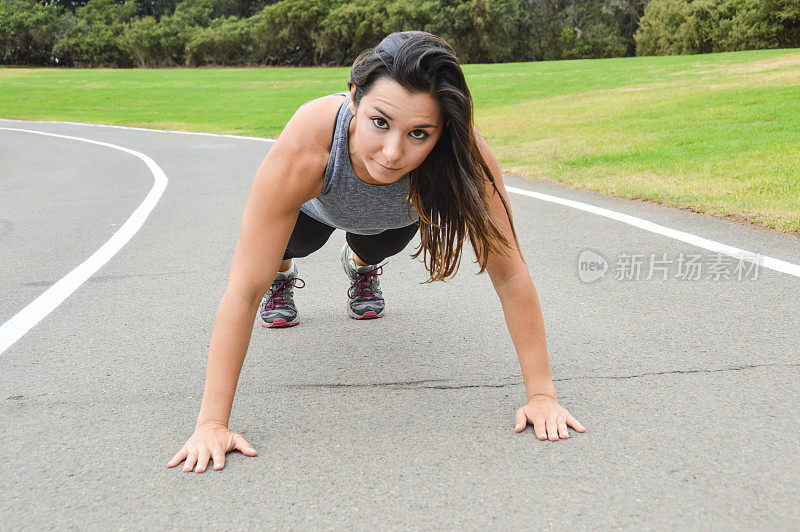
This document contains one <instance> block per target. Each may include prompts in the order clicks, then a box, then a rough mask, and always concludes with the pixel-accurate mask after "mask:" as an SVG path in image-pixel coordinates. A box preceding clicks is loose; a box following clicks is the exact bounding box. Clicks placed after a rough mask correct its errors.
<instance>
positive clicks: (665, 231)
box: [0, 118, 800, 277]
mask: <svg viewBox="0 0 800 532" xmlns="http://www.w3.org/2000/svg"><path fill="white" fill-rule="evenodd" d="M0 120H11V119H7V118H0ZM26 122H42V123H53V124H74V125H80V126H96V127H112V128H118V129H134V130H137V131H158V132H163V133H179V134H183V135H206V136H211V137H225V138H232V139H245V140H257V141H261V142H275V140H274V139H266V138H261V137H245V136H239V135H219V134H216V133H194V132H191V131H173V130H169V129H149V128H138V127H131V126H116V125H110V124H87V123H83V122H49V121H46V120H36V121H34V120H30V121H26ZM506 190H507V191H508V192H511V193H514V194H520V195H522V196H528V197H531V198H536V199H539V200H542V201H549V202H551V203H557V204H559V205H564V206H566V207H572V208H574V209H579V210H582V211H586V212H590V213H592V214H597V215H599V216H605V217H606V218H611V219H612V220H617V221H619V222H622V223H626V224H629V225H632V226H634V227H638V228H639V229H644V230H645V231H650V232H651V233H656V234H659V235H662V236H666V237H668V238H673V239H675V240H680V241H682V242H686V243H687V244H692V245H694V246H697V247H700V248H703V249H707V250H709V251H713V252H718V253H724V254H726V255H730V256H732V257H735V258H738V259H741V260H744V261H747V262H752V263H757V264H758V265H759V266H763V267H765V268H768V269H771V270H775V271H777V272H781V273H786V274H788V275H792V276H794V277H800V265H797V264H792V263H791V262H787V261H783V260H780V259H775V258H773V257H768V256H766V255H760V254H758V253H753V252H751V251H746V250H743V249H739V248H735V247H733V246H728V245H726V244H721V243H719V242H715V241H714V240H709V239H707V238H703V237H700V236H697V235H693V234H691V233H686V232H683V231H678V230H677V229H671V228H669V227H666V226H663V225H658V224H655V223H653V222H649V221H647V220H645V219H643V218H637V217H636V216H630V215H628V214H622V213H619V212H616V211H612V210H609V209H604V208H602V207H595V206H594V205H590V204H588V203H583V202H580V201H575V200H568V199H564V198H559V197H558V196H552V195H550V194H542V193H540V192H531V191H528V190H524V189H521V188H516V187H508V186H507V187H506Z"/></svg>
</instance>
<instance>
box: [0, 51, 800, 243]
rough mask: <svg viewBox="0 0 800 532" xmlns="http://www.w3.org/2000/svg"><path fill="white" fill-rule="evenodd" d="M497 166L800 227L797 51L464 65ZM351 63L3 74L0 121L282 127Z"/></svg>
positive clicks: (248, 131)
mask: <svg viewBox="0 0 800 532" xmlns="http://www.w3.org/2000/svg"><path fill="white" fill-rule="evenodd" d="M464 71H465V73H466V75H467V80H468V83H469V86H470V89H471V91H472V93H473V96H474V99H475V110H476V116H475V120H476V125H477V127H478V130H479V131H481V133H482V134H483V135H484V136H485V137H486V138H487V140H488V141H489V144H490V145H491V146H492V148H493V150H494V151H495V153H496V154H497V156H498V159H499V160H500V164H501V166H502V167H503V170H504V171H505V172H507V173H510V174H514V175H520V176H524V177H532V178H534V177H535V178H540V179H548V180H552V181H557V182H560V183H564V184H567V185H570V186H573V187H577V188H587V189H592V190H598V191H601V192H603V193H606V194H611V195H616V196H620V197H625V198H637V199H644V200H648V201H653V202H657V203H662V204H666V205H672V206H677V207H681V208H687V209H691V210H694V211H697V212H705V213H709V214H714V215H722V216H734V217H736V218H737V219H741V220H747V221H751V222H753V223H756V224H759V225H761V226H764V227H769V228H773V229H777V230H780V231H786V232H791V233H794V234H795V235H798V236H800V176H799V175H798V173H799V172H800V149H798V148H800V121H798V117H800V50H761V51H753V52H736V53H725V54H707V55H695V56H669V57H636V58H618V59H600V60H581V61H553V62H540V63H507V64H492V65H465V66H464ZM347 74H348V69H347V68H258V69H227V68H226V69H148V70H145V69H142V70H138V69H137V70H107V69H88V70H87V69H80V70H67V69H63V70H62V69H0V116H2V117H5V118H27V119H42V120H68V121H75V122H94V123H109V124H122V125H135V126H142V127H153V128H163V129H183V130H190V131H205V132H212V133H232V134H240V135H255V136H270V137H274V136H277V135H278V134H279V133H280V131H281V129H282V127H283V125H284V124H285V123H286V121H287V120H288V119H289V117H290V116H291V115H292V113H293V112H294V110H295V109H296V108H297V106H298V105H300V104H301V103H302V102H304V101H306V100H309V99H311V98H315V97H317V96H322V95H324V94H329V93H331V92H335V91H341V90H346V88H347V85H346V79H347Z"/></svg>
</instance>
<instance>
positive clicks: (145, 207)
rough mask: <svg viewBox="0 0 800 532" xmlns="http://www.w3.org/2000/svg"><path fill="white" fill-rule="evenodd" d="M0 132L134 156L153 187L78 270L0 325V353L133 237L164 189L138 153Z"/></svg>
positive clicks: (159, 173)
mask: <svg viewBox="0 0 800 532" xmlns="http://www.w3.org/2000/svg"><path fill="white" fill-rule="evenodd" d="M0 130H7V131H22V132H24V133H34V134H37V135H47V136H50V137H59V138H62V139H70V140H78V141H80V142H88V143H89V144H97V145H98V146H106V147H107V148H113V149H115V150H119V151H122V152H125V153H129V154H131V155H133V156H134V157H138V158H139V159H141V160H142V161H144V164H146V165H147V168H149V169H150V172H151V173H152V174H153V178H154V183H153V188H151V189H150V192H149V193H148V194H147V196H146V197H145V198H144V201H143V202H142V203H141V204H140V205H139V206H138V207H137V208H136V210H135V211H133V214H131V215H130V217H129V218H128V219H127V220H126V221H125V223H124V224H122V226H121V227H120V228H119V229H118V230H117V231H116V232H115V233H114V234H113V235H112V236H111V238H109V239H108V240H107V241H106V243H105V244H103V245H102V246H101V247H100V249H98V250H97V251H95V252H94V253H93V254H92V255H91V256H90V257H89V258H88V259H86V260H85V261H83V262H82V263H81V264H80V265H79V266H78V267H76V268H75V269H74V270H72V271H71V272H69V273H68V274H67V275H65V276H64V277H63V278H61V279H60V280H59V281H58V282H56V283H55V284H54V285H53V286H51V287H50V288H48V289H47V290H45V291H44V293H42V295H40V296H39V297H37V298H36V299H34V300H33V301H32V302H30V303H29V304H28V305H27V306H26V307H25V308H23V309H22V310H20V311H19V312H18V313H17V314H16V315H15V316H13V317H12V318H11V319H9V320H8V321H7V322H5V323H4V324H3V325H0V354H2V353H3V352H4V351H5V350H6V349H8V348H9V347H11V345H13V344H14V342H16V341H17V340H19V339H20V338H22V336H23V335H25V333H27V332H28V331H29V330H31V329H32V328H33V327H34V326H35V325H36V324H37V323H39V322H40V321H42V320H43V319H44V318H45V317H46V316H47V315H48V314H50V313H51V312H52V311H53V309H55V308H56V307H57V306H58V305H60V304H61V302H62V301H64V300H65V299H66V298H68V297H69V296H70V295H71V294H72V293H73V292H74V291H75V290H77V289H78V287H80V286H81V285H82V284H83V283H84V282H86V280H87V279H88V278H89V277H91V276H92V275H94V273H95V272H96V271H97V270H99V269H100V268H102V267H103V265H104V264H105V263H107V262H108V261H109V260H111V257H113V256H114V255H116V254H117V252H118V251H119V250H120V249H122V247H123V246H124V245H125V244H127V243H128V241H129V240H130V239H131V238H132V237H133V235H135V234H136V232H137V231H138V230H139V228H141V227H142V225H143V224H144V222H145V220H146V219H147V217H148V216H149V215H150V212H151V211H152V210H153V208H154V207H155V206H156V204H157V203H158V200H159V199H160V198H161V195H162V194H163V193H164V190H165V189H166V188H167V181H168V180H167V176H166V174H165V173H164V171H163V170H162V169H161V168H160V167H159V166H158V165H157V164H156V163H155V161H153V159H151V158H150V157H148V156H147V155H145V154H143V153H139V152H138V151H134V150H131V149H129V148H124V147H122V146H117V145H115V144H109V143H107V142H100V141H97V140H90V139H84V138H81V137H70V136H68V135H58V134H56V133H43V132H41V131H32V130H30V129H17V128H10V127H0Z"/></svg>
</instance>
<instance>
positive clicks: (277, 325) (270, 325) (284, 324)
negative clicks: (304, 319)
mask: <svg viewBox="0 0 800 532" xmlns="http://www.w3.org/2000/svg"><path fill="white" fill-rule="evenodd" d="M258 319H259V320H261V326H262V327H264V328H267V329H278V328H281V327H294V326H295V325H297V324H298V323H300V319H299V317H298V318H295V319H294V320H292V321H286V320H285V319H283V318H276V319H275V321H273V322H272V323H267V322H266V321H264V318H262V317H261V316H259V317H258Z"/></svg>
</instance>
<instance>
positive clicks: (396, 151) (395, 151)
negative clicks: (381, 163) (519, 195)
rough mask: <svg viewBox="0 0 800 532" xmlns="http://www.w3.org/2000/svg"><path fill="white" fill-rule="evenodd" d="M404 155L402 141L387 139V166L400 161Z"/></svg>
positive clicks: (384, 150) (385, 146) (384, 154)
mask: <svg viewBox="0 0 800 532" xmlns="http://www.w3.org/2000/svg"><path fill="white" fill-rule="evenodd" d="M402 154H403V145H402V140H400V139H397V138H390V139H387V141H386V143H385V144H384V145H383V156H384V157H386V164H387V165H391V164H392V163H394V162H396V161H398V160H400V156H401V155H402Z"/></svg>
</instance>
